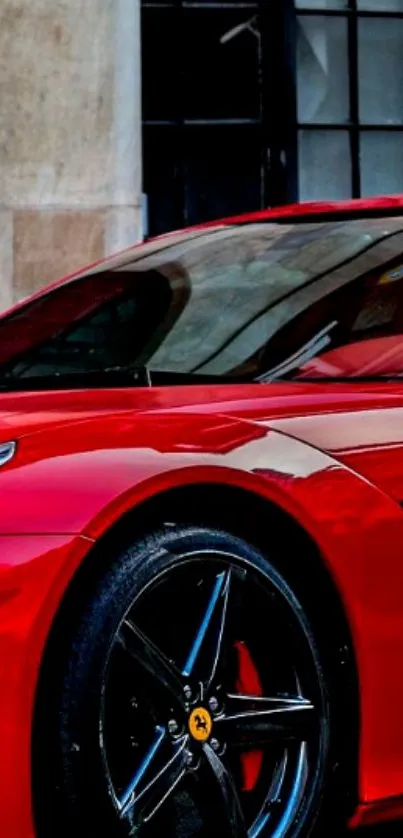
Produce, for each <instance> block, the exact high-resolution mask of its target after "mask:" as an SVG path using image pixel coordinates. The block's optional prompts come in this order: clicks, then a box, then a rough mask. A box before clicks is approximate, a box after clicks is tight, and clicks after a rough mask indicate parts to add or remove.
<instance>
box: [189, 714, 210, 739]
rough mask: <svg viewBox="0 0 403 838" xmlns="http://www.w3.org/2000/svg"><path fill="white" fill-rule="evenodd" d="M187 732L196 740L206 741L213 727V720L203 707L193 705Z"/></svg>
mask: <svg viewBox="0 0 403 838" xmlns="http://www.w3.org/2000/svg"><path fill="white" fill-rule="evenodd" d="M188 727H189V733H190V735H191V736H192V738H193V739H195V740H196V742H207V740H208V739H209V738H210V736H211V731H212V729H213V720H212V718H211V715H210V713H209V711H208V710H206V708H205V707H195V709H194V710H192V712H191V714H190V716H189V720H188Z"/></svg>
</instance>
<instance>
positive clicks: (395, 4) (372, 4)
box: [357, 0, 403, 12]
mask: <svg viewBox="0 0 403 838" xmlns="http://www.w3.org/2000/svg"><path fill="white" fill-rule="evenodd" d="M357 8H358V11H360V12H403V0H357Z"/></svg>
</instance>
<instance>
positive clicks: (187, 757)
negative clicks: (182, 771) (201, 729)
mask: <svg viewBox="0 0 403 838" xmlns="http://www.w3.org/2000/svg"><path fill="white" fill-rule="evenodd" d="M185 762H186V765H188V766H191V765H193V754H192V753H191V751H186V754H185Z"/></svg>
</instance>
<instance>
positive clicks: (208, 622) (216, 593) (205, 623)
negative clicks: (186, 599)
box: [183, 570, 231, 686]
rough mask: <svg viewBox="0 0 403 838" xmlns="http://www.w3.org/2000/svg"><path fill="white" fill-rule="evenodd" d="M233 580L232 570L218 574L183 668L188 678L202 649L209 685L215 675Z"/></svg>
mask: <svg viewBox="0 0 403 838" xmlns="http://www.w3.org/2000/svg"><path fill="white" fill-rule="evenodd" d="M230 583H231V570H228V571H225V572H223V573H219V574H218V575H217V577H216V580H215V583H214V587H213V590H212V592H211V595H210V598H209V601H208V603H207V607H206V610H205V612H204V615H203V619H202V621H201V623H200V626H199V628H198V630H197V633H196V636H195V639H194V641H193V643H192V646H191V649H190V651H189V654H188V657H187V660H186V663H185V666H184V668H183V675H184V676H185V677H190V676H191V675H193V673H194V669H195V666H196V663H197V661H198V658H199V655H200V653H201V652H202V655H203V669H204V671H203V673H202V680H203V681H204V682H205V683H206V684H207V686H209V685H210V684H211V682H212V680H213V678H214V677H215V675H216V672H217V669H218V667H219V664H220V660H221V655H222V650H223V640H224V632H225V624H226V619H227V612H228V599H229V592H230Z"/></svg>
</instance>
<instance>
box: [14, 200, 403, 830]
mask: <svg viewBox="0 0 403 838" xmlns="http://www.w3.org/2000/svg"><path fill="white" fill-rule="evenodd" d="M391 200H392V201H394V200H395V199H391ZM397 200H398V201H400V203H399V204H398V205H399V206H400V207H402V206H403V198H399V199H397ZM394 205H395V204H394ZM349 206H351V205H350V204H349ZM366 206H368V204H366ZM371 206H373V205H372V204H371ZM384 206H385V204H384V203H382V202H381V201H380V202H376V203H375V205H374V207H375V208H378V207H379V209H382V207H384ZM386 206H389V204H386ZM336 208H337V211H338V212H339V211H340V207H339V206H338V205H336ZM300 211H301V208H300ZM304 211H305V210H304ZM314 211H315V212H316V210H314V209H312V212H314ZM317 211H319V210H317ZM288 212H291V213H294V212H295V211H294V209H291V211H290V210H289V211H288ZM402 428H403V384H402V385H400V384H399V385H396V386H393V387H392V386H390V385H371V384H364V383H358V382H354V383H350V384H348V385H347V384H346V385H344V384H343V385H342V384H321V383H319V382H318V383H308V382H303V381H301V382H292V383H289V384H268V385H263V386H262V385H257V384H250V385H249V384H248V385H214V386H212V385H209V386H203V387H202V386H192V387H175V388H155V389H154V388H153V389H135V390H121V391H119V390H105V391H102V390H98V391H93V390H92V391H89V392H85V391H77V392H55V393H49V392H46V393H21V394H18V395H12V394H2V395H1V396H0V442H2V441H3V442H4V441H7V440H10V439H16V440H17V441H18V444H17V452H16V456H15V457H14V459H13V460H12V461H11V462H10V463H8V464H7V465H5V466H4V467H3V468H2V469H1V474H0V509H1V515H0V545H1V558H0V741H1V742H2V760H1V763H0V824H1V830H0V831H1V836H2V838H33V836H34V825H33V818H32V801H31V777H30V739H31V727H32V716H33V706H34V697H35V689H36V683H37V676H38V671H39V667H40V662H41V658H42V655H43V650H44V646H45V643H46V638H47V636H48V633H49V630H50V628H51V625H52V621H53V619H54V616H55V614H56V612H57V608H58V606H59V604H60V602H61V600H62V598H63V595H64V593H65V591H66V588H67V586H68V584H69V582H70V580H71V579H72V577H73V576H74V573H75V572H76V570H77V568H78V567H79V565H80V563H81V562H82V561H83V560H84V558H85V556H86V555H87V554H88V552H89V551H90V550H91V548H92V547H93V544H94V542H96V541H97V539H99V538H100V537H101V536H102V535H103V534H104V533H105V532H107V531H108V529H109V528H110V527H111V525H112V524H113V523H114V522H116V521H117V520H118V519H119V518H120V517H121V516H122V515H123V514H124V513H125V512H127V511H128V510H131V509H133V508H134V507H136V506H138V505H139V504H140V503H141V502H142V501H144V500H146V499H147V498H151V497H153V496H155V495H156V494H158V493H163V492H165V491H168V490H170V489H172V488H175V487H177V486H183V485H194V484H201V483H204V484H210V483H217V484H221V485H223V486H225V485H232V486H237V487H239V489H240V490H243V491H244V492H248V493H252V494H255V495H256V496H259V497H260V498H263V499H266V500H267V502H268V503H274V504H277V505H278V506H280V507H281V508H282V509H283V510H284V511H285V512H286V513H287V514H288V515H289V516H290V517H292V518H293V519H295V520H296V521H297V522H298V523H299V524H300V525H301V526H302V527H303V528H304V529H305V530H306V532H307V533H308V534H309V535H310V537H311V538H312V539H313V540H314V541H315V543H316V544H317V545H318V548H319V550H320V552H321V554H322V557H323V561H324V562H325V563H326V566H327V568H328V569H329V572H330V574H331V577H332V579H333V582H334V585H335V587H336V589H337V591H338V593H339V596H340V598H341V601H342V603H343V606H344V609H345V613H346V618H347V620H348V623H349V626H350V630H351V635H352V639H353V645H354V652H355V656H356V661H357V667H358V676H359V686H360V741H359V757H360V759H359V801H358V806H357V812H356V814H355V817H354V819H353V823H354V824H355V825H356V824H358V823H365V822H371V821H375V820H376V819H378V820H379V819H384V818H387V817H390V818H392V817H395V816H396V814H399V815H400V814H403V722H402V719H401V714H400V710H399V706H398V702H396V696H399V695H401V694H402V692H403V671H402V669H401V667H400V665H399V662H400V659H401V653H402V648H403V565H402V550H401V544H402V543H403V511H402V508H401V506H400V501H402V500H403V431H402ZM299 561H301V562H303V557H300V558H299ZM301 567H302V565H301ZM319 594H320V592H319ZM324 621H326V613H324ZM325 628H326V626H325Z"/></svg>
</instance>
